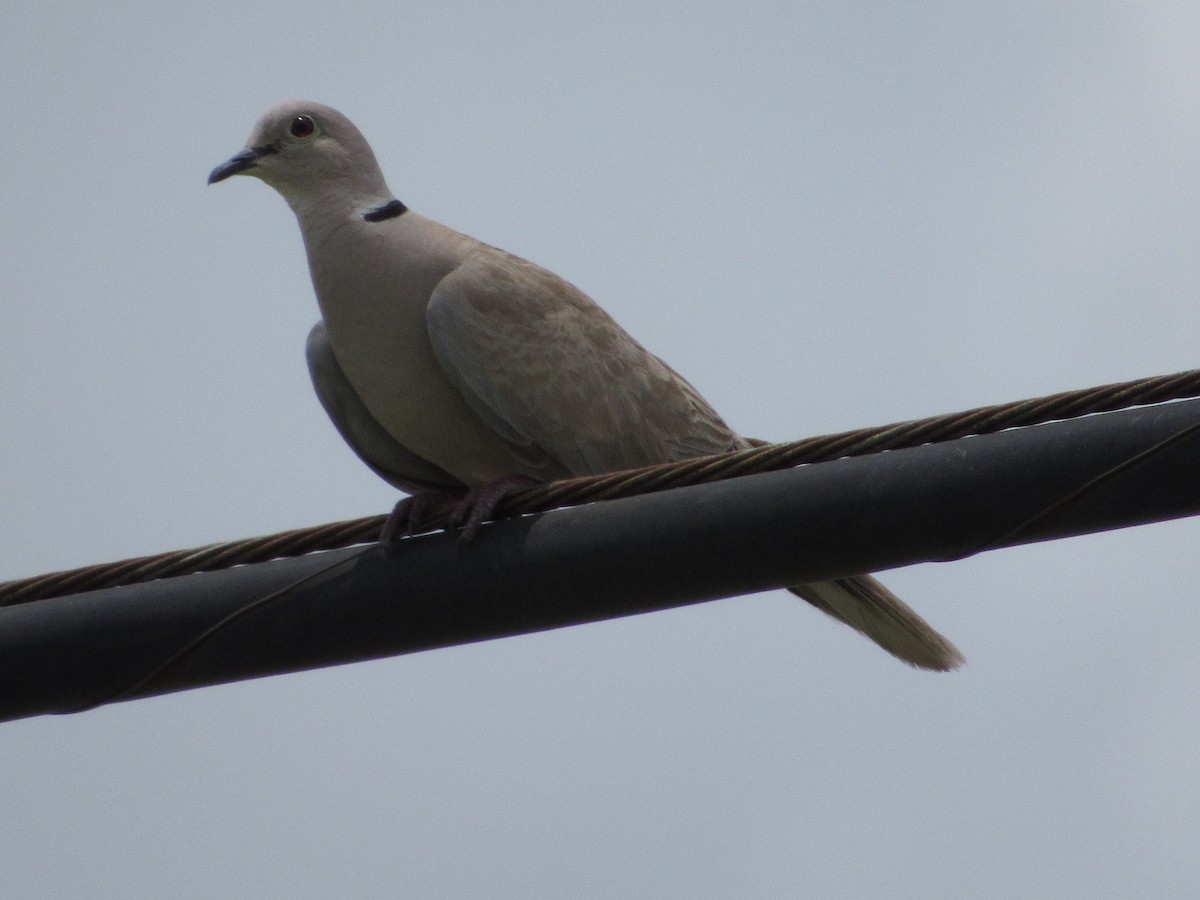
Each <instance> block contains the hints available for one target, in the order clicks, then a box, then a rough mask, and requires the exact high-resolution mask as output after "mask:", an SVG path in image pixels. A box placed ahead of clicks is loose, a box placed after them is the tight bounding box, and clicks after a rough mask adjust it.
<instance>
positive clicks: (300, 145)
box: [208, 100, 391, 214]
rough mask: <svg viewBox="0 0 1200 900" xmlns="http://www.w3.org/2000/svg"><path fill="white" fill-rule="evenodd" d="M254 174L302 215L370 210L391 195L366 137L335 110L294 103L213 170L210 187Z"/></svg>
mask: <svg viewBox="0 0 1200 900" xmlns="http://www.w3.org/2000/svg"><path fill="white" fill-rule="evenodd" d="M231 175H253V176H255V177H256V178H260V179H262V180H263V181H265V182H266V183H267V184H269V185H270V186H271V187H273V188H275V190H277V191H278V192H279V193H280V194H282V195H283V198H284V199H285V200H287V202H288V204H289V205H290V206H291V207H292V209H294V210H295V211H296V212H297V213H298V214H299V213H301V211H302V210H304V209H305V208H308V207H311V206H313V205H316V204H322V203H328V202H350V203H353V204H355V205H361V206H369V205H371V204H372V203H377V202H380V201H383V200H386V199H387V198H389V197H391V193H390V192H389V191H388V189H387V185H386V184H385V183H384V180H383V175H382V173H380V171H379V163H378V162H376V160H375V154H374V153H373V152H372V151H371V145H370V144H368V143H367V141H366V138H364V137H363V136H362V133H361V132H360V131H359V130H358V129H357V128H355V127H354V123H353V122H351V121H350V120H349V119H347V118H346V117H345V116H343V115H342V114H341V113H340V112H338V111H337V110H336V109H332V108H330V107H328V106H323V105H322V104H320V103H312V102H309V101H304V100H289V101H287V102H286V103H280V104H279V105H278V106H276V107H274V108H273V109H270V110H268V111H267V113H266V114H265V115H264V116H263V117H262V118H261V119H259V120H258V124H257V125H255V126H254V130H253V131H252V132H251V133H250V139H249V140H248V141H247V142H246V149H245V150H242V151H241V152H240V153H237V154H235V155H234V156H232V157H231V158H230V159H229V160H227V161H226V162H223V163H221V165H219V166H217V167H216V168H215V169H213V170H212V174H211V175H209V176H208V183H209V184H215V183H216V182H218V181H224V180H225V179H226V178H229V177H230V176H231Z"/></svg>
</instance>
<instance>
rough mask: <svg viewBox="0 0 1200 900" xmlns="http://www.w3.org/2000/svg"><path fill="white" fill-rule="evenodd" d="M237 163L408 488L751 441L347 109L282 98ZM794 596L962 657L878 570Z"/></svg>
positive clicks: (477, 483)
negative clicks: (291, 256) (285, 217)
mask: <svg viewBox="0 0 1200 900" xmlns="http://www.w3.org/2000/svg"><path fill="white" fill-rule="evenodd" d="M239 173H242V174H246V175H253V176H255V177H257V178H260V179H262V180H263V181H265V182H266V183H267V184H269V185H270V186H271V187H273V188H275V190H277V191H278V192H279V193H280V194H282V195H283V198H284V199H285V200H286V201H287V202H288V205H290V206H291V208H292V211H293V212H295V214H296V217H297V219H299V222H300V231H301V233H302V234H303V236H304V245H305V248H306V249H307V251H308V262H309V267H310V269H311V272H312V280H313V285H314V286H315V288H316V294H317V301H318V303H319V305H320V308H321V316H322V321H321V322H318V323H317V325H316V327H314V328H313V330H312V333H311V334H310V335H309V339H308V361H309V369H310V371H311V373H312V379H313V385H314V386H315V387H316V390H317V395H318V396H319V397H320V400H321V403H322V405H323V406H324V407H325V410H326V411H327V412H328V413H329V416H330V418H331V419H332V420H333V423H334V425H335V426H337V429H338V431H339V432H341V435H342V437H343V438H345V439H346V441H347V443H349V444H350V446H351V447H352V448H353V449H354V451H355V452H356V453H357V454H358V455H359V456H360V457H361V458H362V459H363V461H364V462H366V463H367V465H369V466H370V467H371V468H372V469H373V470H374V471H375V472H376V473H377V474H378V475H380V476H381V477H382V478H384V479H386V480H387V481H388V482H390V483H391V484H393V485H395V486H396V487H399V488H401V489H402V490H405V491H408V492H421V491H430V490H432V491H447V492H458V493H461V492H462V491H463V490H464V488H470V489H483V488H485V486H487V485H491V484H493V483H499V482H503V480H504V479H506V478H513V477H517V476H519V477H522V478H524V479H525V480H529V479H533V480H537V481H546V480H551V479H556V478H563V477H566V476H571V475H588V474H594V473H600V472H610V471H614V470H618V469H628V468H633V467H636V466H643V465H648V464H651V463H660V462H667V461H670V460H677V459H683V458H686V457H691V456H697V455H701V454H709V453H723V452H725V451H728V450H732V449H736V448H742V447H746V446H749V442H748V441H747V440H746V439H745V438H743V437H741V436H740V435H738V434H737V433H736V432H734V431H733V430H732V429H731V428H730V427H729V426H728V425H726V424H725V422H724V421H723V420H722V419H721V417H720V416H719V415H717V413H716V412H715V411H714V410H713V409H712V407H710V406H709V405H708V403H707V402H705V400H704V398H703V397H701V396H700V394H699V393H698V392H697V391H696V389H695V388H693V387H692V386H691V385H690V384H688V383H687V381H685V380H684V379H683V378H682V377H680V376H679V375H677V374H676V373H675V372H674V371H672V370H671V368H670V367H669V366H667V364H666V363H664V362H663V361H662V360H660V359H659V358H658V357H656V356H654V355H653V354H651V353H649V352H648V351H647V350H645V349H644V348H643V347H642V346H641V345H640V344H638V343H637V341H635V340H634V339H633V338H632V337H630V336H629V335H628V334H627V333H626V332H625V331H624V330H622V328H621V327H620V326H619V325H617V323H616V322H614V321H613V320H612V319H611V318H610V317H609V316H608V315H607V314H606V313H605V312H604V311H603V310H602V309H600V307H599V306H597V305H596V304H595V303H594V302H592V300H591V299H589V298H588V297H587V296H586V295H585V294H584V293H583V292H582V291H580V290H579V289H577V288H576V287H574V286H573V285H571V284H569V283H567V282H566V281H564V280H563V279H562V278H559V277H558V276H557V275H554V274H553V273H551V272H547V271H546V270H545V269H542V268H540V267H539V266H536V265H534V264H533V263H530V262H527V261H525V260H523V259H520V258H518V257H515V256H512V255H510V254H508V253H505V252H504V251H502V250H498V249H496V248H495V247H491V246H489V245H487V244H484V243H481V242H479V241H477V240H475V239H474V238H470V237H467V236H466V235H464V234H459V233H458V232H456V231H453V230H451V229H450V228H447V227H446V226H444V225H440V224H438V223H437V222H434V221H432V220H430V219H427V218H425V217H424V216H421V215H419V214H418V213H415V212H412V211H411V210H409V209H408V208H407V207H406V206H405V205H404V204H403V203H401V202H400V201H399V200H397V199H396V198H395V197H394V196H393V195H392V192H391V191H390V190H388V187H387V184H385V183H384V180H383V175H382V173H381V172H380V170H379V165H378V163H377V162H376V160H375V154H374V153H372V152H371V147H370V146H369V145H368V144H367V142H366V140H365V139H364V138H363V136H362V134H361V133H360V132H359V131H358V129H357V128H355V127H354V125H353V124H352V123H351V122H350V121H349V120H348V119H347V118H346V117H345V116H343V115H342V114H341V113H339V112H337V111H336V110H333V109H330V108H329V107H327V106H322V105H321V104H318V103H309V102H288V103H283V104H280V105H279V106H276V107H275V108H274V109H272V110H270V111H269V112H268V113H267V114H266V115H264V116H263V117H262V119H261V120H259V122H258V124H257V125H256V126H255V128H254V131H253V132H252V133H251V135H250V141H249V144H248V146H247V148H246V149H245V150H243V151H242V152H240V153H238V154H237V155H236V156H234V157H233V158H231V159H230V160H229V161H228V162H225V163H223V164H222V165H220V166H218V167H217V168H216V169H214V170H213V172H212V174H211V175H210V176H209V179H208V180H209V183H210V184H212V183H214V182H217V181H222V180H224V179H225V178H228V177H229V176H231V175H235V174H239ZM792 591H793V593H796V594H798V595H799V596H801V597H803V598H804V599H805V600H807V601H809V602H810V603H812V604H813V605H814V606H816V607H818V608H819V609H822V610H824V611H825V612H826V613H828V614H830V615H831V616H833V617H834V618H836V619H839V620H840V621H842V622H844V623H846V624H847V625H850V626H851V627H852V628H856V629H858V630H859V631H861V632H862V633H863V634H865V635H866V636H867V637H869V638H871V639H872V640H874V641H875V642H876V643H878V644H879V645H880V646H881V647H883V648H884V649H885V650H888V651H889V652H891V653H893V654H894V655H896V656H897V657H899V658H900V659H902V660H904V661H905V662H908V663H911V664H912V665H915V666H920V667H923V668H929V669H950V668H954V667H956V666H958V665H959V664H961V662H962V657H961V656H960V655H959V653H958V651H957V650H956V649H955V648H954V646H953V645H952V644H951V643H950V642H949V641H947V640H946V639H945V638H943V637H942V636H941V635H940V634H938V633H937V632H936V631H934V630H933V629H932V628H931V627H930V626H929V625H928V624H926V623H925V622H924V621H923V620H922V619H921V618H920V616H918V615H917V614H916V613H915V612H913V611H912V610H911V609H909V607H908V606H906V605H905V604H904V603H903V602H902V601H901V600H900V599H899V598H897V597H896V596H895V595H894V594H892V593H891V592H890V591H889V590H888V589H887V588H885V587H884V586H883V585H882V584H880V583H879V582H878V581H876V580H875V579H874V578H872V577H871V576H869V575H859V576H855V577H852V578H842V579H838V580H836V581H826V582H819V583H814V584H807V585H800V586H798V587H795V588H792Z"/></svg>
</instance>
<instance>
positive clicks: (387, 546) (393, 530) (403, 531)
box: [379, 491, 459, 555]
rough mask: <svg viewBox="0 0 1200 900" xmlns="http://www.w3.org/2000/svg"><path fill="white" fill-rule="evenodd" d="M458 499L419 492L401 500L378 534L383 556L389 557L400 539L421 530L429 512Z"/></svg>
mask: <svg viewBox="0 0 1200 900" xmlns="http://www.w3.org/2000/svg"><path fill="white" fill-rule="evenodd" d="M458 499H459V497H458V495H456V494H448V493H446V492H444V491H420V492H418V493H416V494H413V495H412V496H411V497H403V498H401V500H400V502H399V503H397V504H396V505H395V506H394V507H393V508H392V512H391V514H390V515H389V516H388V517H387V521H386V522H384V523H383V530H382V531H380V532H379V546H380V548H381V549H382V550H383V552H384V553H385V554H388V555H391V554H392V553H394V552H395V551H396V547H397V545H398V543H399V541H400V539H401V538H403V537H408V536H409V535H411V534H415V533H416V532H418V531H421V530H422V528H423V526H424V524H425V522H426V520H427V519H428V517H429V514H430V513H431V512H433V511H434V510H436V509H440V508H442V507H444V506H448V505H449V504H451V503H454V502H455V501H456V500H458Z"/></svg>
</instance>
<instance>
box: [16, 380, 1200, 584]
mask: <svg viewBox="0 0 1200 900" xmlns="http://www.w3.org/2000/svg"><path fill="white" fill-rule="evenodd" d="M1194 397H1200V370H1190V371H1187V372H1180V373H1178V374H1175V375H1161V376H1156V377H1152V378H1142V379H1138V380H1136V381H1127V382H1121V383H1119V384H1110V385H1103V386H1100V387H1093V388H1087V389H1085V390H1078V391H1065V392H1063V393H1059V394H1053V395H1050V396H1047V397H1035V398H1033V399H1029V400H1019V401H1016V402H1012V403H1003V404H998V405H995V406H985V407H979V408H977V409H971V410H966V411H965V412H957V413H950V414H947V415H941V416H931V417H929V418H925V419H916V420H913V421H909V422H900V423H897V424H894V425H882V426H876V427H873V428H862V429H858V430H855V431H847V432H842V433H840V434H832V435H824V436H820V437H811V438H805V439H803V440H798V441H791V442H788V443H781V444H762V445H761V446H755V447H753V448H751V449H748V450H741V451H738V452H736V453H726V454H721V455H719V456H704V457H696V458H694V459H688V460H683V461H681V462H673V463H664V464H661V465H656V466H648V467H646V468H641V469H632V470H629V471H624V472H613V473H610V474H606V475H597V476H588V477H583V478H572V479H567V480H564V481H556V482H553V483H550V484H543V485H538V486H536V487H532V488H528V489H526V490H523V491H521V492H519V493H516V494H513V495H512V496H510V497H506V498H505V499H504V500H503V501H502V502H501V503H500V504H499V506H498V508H497V510H496V512H497V516H498V517H503V516H514V515H523V514H526V513H534V512H545V511H547V510H550V509H555V508H557V507H562V506H576V505H580V504H583V503H591V502H594V501H596V500H612V499H617V498H621V497H630V496H634V495H636V494H645V493H651V492H654V491H663V490H668V489H670V488H675V487H683V486H685V485H692V484H704V483H707V482H712V481H718V480H721V479H725V478H736V477H739V476H742V475H751V474H757V473H760V472H771V471H775V470H778V469H785V468H789V467H791V466H798V465H804V464H808V463H816V462H823V461H826V460H831V459H838V458H841V457H847V456H862V455H865V454H868V453H879V452H882V451H884V450H899V449H903V448H905V447H916V446H920V445H922V444H929V443H938V442H942V441H950V440H955V439H957V438H961V437H967V436H969V435H983V434H993V433H995V432H998V431H1005V430H1007V429H1010V428H1019V427H1025V426H1029V425H1037V424H1041V423H1044V422H1051V421H1057V420H1062V419H1071V418H1077V417H1080V416H1085V415H1091V414H1094V413H1102V412H1112V411H1114V410H1118V409H1126V408H1128V407H1132V406H1146V405H1150V404H1154V403H1165V402H1167V401H1171V400H1183V399H1188V398H1194ZM452 512H453V504H447V505H445V506H443V507H440V508H437V509H434V510H431V511H430V513H429V515H428V516H427V517H426V518H425V520H424V521H423V523H422V525H423V529H422V530H423V531H435V530H437V529H439V528H443V527H445V526H446V525H447V524H448V522H449V521H450V516H451V514H452ZM385 520H386V517H385V516H367V517H365V518H361V519H351V520H348V521H344V522H334V523H331V524H328V525H320V526H315V527H311V528H299V529H295V530H293V531H285V532H281V533H279V534H273V535H266V536H264V537H257V538H249V539H246V540H240V541H228V542H225V543H220V544H210V545H209V546H206V547H198V548H194V549H190V550H175V551H171V552H168V553H160V554H157V555H154V556H143V557H138V558H135V559H127V560H121V561H119V562H112V563H104V564H100V565H94V566H87V567H85V568H81V569H72V570H69V571H65V572H54V573H51V574H48V575H39V576H35V577H33V578H25V579H21V580H18V581H9V582H6V583H3V584H0V606H9V605H13V604H17V603H27V602H30V601H34V600H43V599H47V598H50V597H60V596H64V595H67V594H77V593H83V592H85V591H92V590H97V589H99V588H106V587H117V586H121V585H129V584H137V583H140V582H145V581H153V580H154V579H157V578H169V577H173V576H177V575H186V574H191V573H194V572H207V571H212V570H215V569H225V568H229V567H231V566H236V565H243V564H247V563H257V562H265V561H266V560H269V559H275V558H278V557H286V556H301V555H304V554H306V553H313V552H316V551H320V550H335V549H338V548H341V547H348V546H351V545H354V544H362V543H369V542H372V541H375V540H377V539H378V537H379V532H380V530H381V529H382V527H383V523H384V521H385Z"/></svg>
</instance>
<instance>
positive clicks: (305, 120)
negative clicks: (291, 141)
mask: <svg viewBox="0 0 1200 900" xmlns="http://www.w3.org/2000/svg"><path fill="white" fill-rule="evenodd" d="M288 130H289V131H291V133H292V137H298V138H306V137H308V136H309V135H311V134H312V133H313V132H314V131H316V130H317V123H316V122H314V121H313V120H312V116H296V118H294V119H292V125H291V128H290V129H288Z"/></svg>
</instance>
